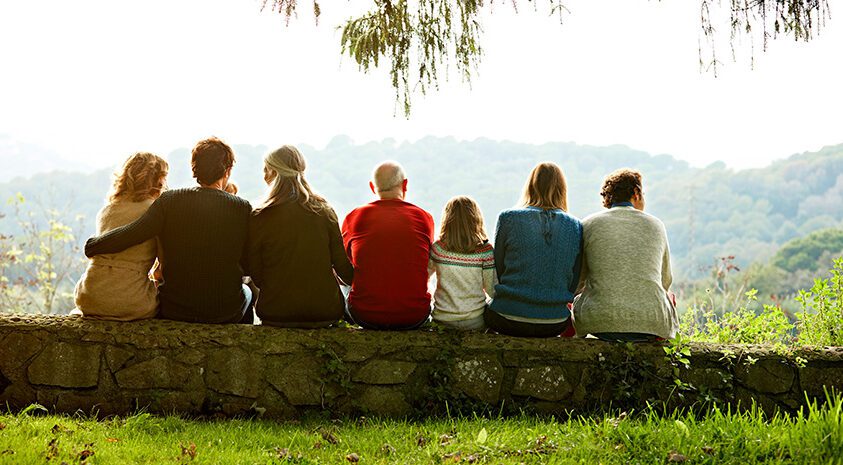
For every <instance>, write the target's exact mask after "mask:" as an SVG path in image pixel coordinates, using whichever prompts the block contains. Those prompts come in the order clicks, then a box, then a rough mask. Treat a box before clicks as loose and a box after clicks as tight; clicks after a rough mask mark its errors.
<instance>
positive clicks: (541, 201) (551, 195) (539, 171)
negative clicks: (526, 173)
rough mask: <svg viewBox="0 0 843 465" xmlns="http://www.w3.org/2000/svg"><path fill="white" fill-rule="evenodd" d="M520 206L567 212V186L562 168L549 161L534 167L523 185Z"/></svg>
mask: <svg viewBox="0 0 843 465" xmlns="http://www.w3.org/2000/svg"><path fill="white" fill-rule="evenodd" d="M521 204H522V206H525V207H538V208H544V209H553V208H558V209H560V210H562V211H565V212H567V211H568V184H567V183H566V182H565V175H564V174H563V173H562V168H560V167H559V165H557V164H556V163H553V162H549V161H546V162H544V163H539V164H538V165H536V167H535V168H533V171H532V172H531V173H530V177H529V179H527V184H525V185H524V192H523V194H522V195H521Z"/></svg>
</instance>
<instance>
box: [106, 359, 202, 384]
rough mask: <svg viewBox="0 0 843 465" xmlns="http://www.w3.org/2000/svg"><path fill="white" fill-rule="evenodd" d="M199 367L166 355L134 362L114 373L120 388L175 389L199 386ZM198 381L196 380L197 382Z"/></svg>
mask: <svg viewBox="0 0 843 465" xmlns="http://www.w3.org/2000/svg"><path fill="white" fill-rule="evenodd" d="M201 376H202V374H201V372H200V369H199V368H197V367H194V366H189V365H185V364H183V363H179V362H174V361H173V360H170V359H169V358H167V357H163V356H160V357H155V358H153V359H152V360H146V361H144V362H140V363H135V364H134V365H130V366H128V367H126V368H123V369H122V370H120V371H118V372H117V373H115V374H114V377H115V379H116V380H117V385H118V386H120V388H121V389H175V390H179V391H181V390H184V389H188V388H191V387H192V388H196V387H197V384H198V385H199V387H201ZM197 381H198V382H197Z"/></svg>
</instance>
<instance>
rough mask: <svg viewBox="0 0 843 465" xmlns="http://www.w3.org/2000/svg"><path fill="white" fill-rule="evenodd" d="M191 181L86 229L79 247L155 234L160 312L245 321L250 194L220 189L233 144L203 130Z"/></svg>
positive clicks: (101, 248)
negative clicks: (97, 229) (90, 233)
mask: <svg viewBox="0 0 843 465" xmlns="http://www.w3.org/2000/svg"><path fill="white" fill-rule="evenodd" d="M191 166H192V168H193V177H194V178H196V181H197V182H198V183H199V186H197V187H191V188H187V189H175V190H171V191H167V192H164V193H163V194H161V197H159V198H158V199H157V200H156V201H155V202H154V203H153V204H152V206H150V207H149V210H147V212H146V213H145V214H144V215H143V216H142V217H140V218H139V219H138V220H137V221H135V222H134V223H131V224H128V225H125V226H122V227H119V228H117V229H114V230H112V231H109V232H107V233H105V234H103V235H102V236H99V237H92V238H90V239H88V242H87V243H86V244H85V255H87V256H88V257H93V256H94V255H99V254H106V253H115V252H120V251H122V250H124V249H126V248H128V247H131V246H133V245H135V244H140V243H142V242H144V241H146V240H148V239H151V238H153V237H158V239H159V242H160V244H161V249H162V250H159V260H161V262H162V264H163V277H164V283H163V284H162V285H161V286H160V287H159V288H158V292H159V300H160V308H159V317H160V318H165V319H170V320H180V321H190V322H199V323H238V322H241V323H251V322H252V321H253V319H254V316H253V311H252V309H251V298H252V293H251V291H250V290H249V289H248V287H246V286H244V285H243V281H242V278H243V267H242V266H241V261H242V259H243V257H245V255H244V253H245V249H246V245H247V236H248V225H249V215H250V214H251V211H252V207H251V205H249V202H247V201H246V200H243V199H241V198H239V197H236V196H234V195H231V194H228V193H226V192H225V187H226V185H227V184H228V179H229V177H230V176H231V168H232V167H233V166H234V152H233V151H232V150H231V147H229V146H228V145H227V144H226V143H225V142H223V141H221V140H219V139H217V138H210V139H206V140H203V141H200V142H199V143H197V144H196V147H194V148H193V154H192V159H191Z"/></svg>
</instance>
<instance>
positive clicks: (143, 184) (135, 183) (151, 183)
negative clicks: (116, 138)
mask: <svg viewBox="0 0 843 465" xmlns="http://www.w3.org/2000/svg"><path fill="white" fill-rule="evenodd" d="M169 169H170V165H168V164H167V161H166V160H164V159H163V158H161V157H159V156H158V155H155V154H152V153H149V152H138V153H136V154H134V155H132V156H131V157H129V158H128V159H127V160H126V162H125V163H123V168H122V169H121V170H120V172H118V173H115V175H114V183H113V184H112V186H111V194H110V195H109V196H108V202H109V203H114V202H117V201H119V200H128V201H130V202H140V201H141V200H146V199H154V198H157V197H158V196H159V195H161V191H163V190H164V182H163V178H165V177H166V176H167V172H168V171H169Z"/></svg>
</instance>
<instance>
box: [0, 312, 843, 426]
mask: <svg viewBox="0 0 843 465" xmlns="http://www.w3.org/2000/svg"><path fill="white" fill-rule="evenodd" d="M691 349H692V355H691V357H690V360H691V365H690V368H684V367H681V366H680V367H679V369H678V372H675V371H674V364H673V363H672V361H671V360H670V358H669V356H666V354H665V350H663V346H662V345H660V344H639V345H635V346H633V347H632V348H631V349H630V348H629V347H628V346H626V345H622V344H621V345H614V344H610V343H605V342H600V341H596V340H575V339H574V340H571V339H559V338H556V339H544V340H530V339H518V338H511V337H505V336H498V335H486V334H473V333H439V332H434V331H416V332H373V331H363V330H351V329H323V330H297V329H281V328H270V327H261V326H251V327H250V326H243V325H200V324H188V323H179V322H173V321H161V320H153V321H143V322H133V323H118V322H105V321H93V320H84V319H82V318H79V317H57V316H20V315H0V405H8V406H10V407H11V408H13V409H20V408H24V407H26V406H27V405H30V404H32V403H35V402H37V403H40V404H42V405H44V406H46V407H48V408H50V409H52V410H54V411H58V412H65V413H73V412H76V411H79V410H81V411H83V412H85V413H94V412H98V413H99V414H127V413H131V412H134V411H136V410H137V409H139V408H144V409H146V410H147V411H151V412H161V413H172V412H180V413H186V414H199V415H204V414H220V413H221V414H225V415H237V414H246V415H264V416H266V417H273V418H295V417H298V416H300V415H302V414H305V413H307V412H329V413H330V414H332V415H355V414H364V415H379V416H391V417H402V416H408V415H415V416H424V415H430V414H433V413H438V412H444V411H445V408H446V405H447V409H448V411H450V412H454V411H456V410H459V409H460V407H461V405H462V406H463V407H465V408H470V409H478V408H481V409H482V408H489V409H490V411H499V409H501V408H508V409H513V411H535V412H548V413H557V412H570V411H589V410H599V409H601V408H606V407H608V406H609V405H610V404H611V405H612V407H613V408H618V407H621V406H626V405H629V406H630V407H637V408H641V407H643V406H644V405H646V403H647V402H650V403H654V402H663V403H667V404H677V405H678V404H681V403H685V404H687V405H700V404H695V403H696V402H697V401H699V400H706V401H714V402H722V403H729V404H732V405H736V406H739V407H749V406H751V405H752V404H753V403H756V404H757V405H759V406H761V407H762V408H763V409H765V410H768V411H775V410H787V411H794V410H796V409H798V408H799V407H800V406H802V405H804V404H805V403H806V400H813V399H818V400H820V401H821V402H822V401H823V400H824V399H825V391H827V390H828V391H830V390H831V389H832V388H834V389H836V390H837V392H840V390H841V389H843V348H839V347H838V348H825V349H822V350H800V351H797V352H794V353H790V354H777V353H775V352H773V351H771V350H770V349H768V348H765V347H762V346H716V345H706V344H698V345H693V346H691ZM677 386H679V387H677ZM677 389H679V390H680V392H681V393H682V394H683V395H681V396H679V395H676V394H677Z"/></svg>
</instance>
